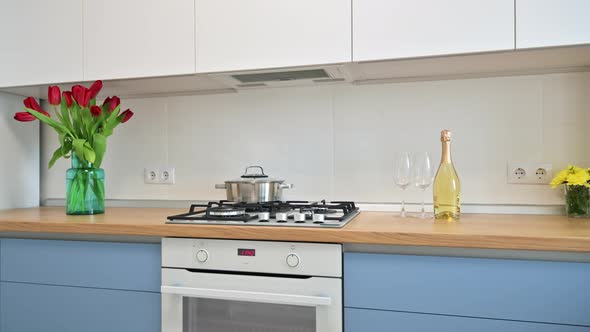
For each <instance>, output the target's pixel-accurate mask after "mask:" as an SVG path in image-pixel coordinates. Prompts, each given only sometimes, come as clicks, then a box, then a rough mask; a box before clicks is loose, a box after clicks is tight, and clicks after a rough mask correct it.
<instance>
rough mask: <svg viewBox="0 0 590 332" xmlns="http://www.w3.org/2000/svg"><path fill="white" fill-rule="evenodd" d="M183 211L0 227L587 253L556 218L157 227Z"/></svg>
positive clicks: (49, 217)
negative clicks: (315, 225) (320, 226)
mask: <svg viewBox="0 0 590 332" xmlns="http://www.w3.org/2000/svg"><path fill="white" fill-rule="evenodd" d="M183 212H184V210H179V209H156V208H108V209H107V212H106V213H105V214H104V215H96V216H66V215H65V212H64V208H63V207H59V208H56V207H41V208H31V209H16V210H4V211H0V232H25V233H26V232H35V233H63V234H83V235H126V236H157V237H167V236H170V237H203V238H218V239H244V240H277V241H304V242H326V243H355V244H385V245H406V246H434V247H456V248H488V249H519V250H551V251H569V252H590V219H585V220H570V219H567V218H565V217H562V216H545V215H543V216H541V215H505V214H465V215H463V216H462V219H461V221H460V222H459V223H455V224H434V223H433V222H432V220H421V219H416V218H399V217H397V216H396V214H394V213H388V212H361V214H360V215H359V216H357V217H356V218H355V219H354V220H353V221H351V222H350V223H349V224H348V225H346V226H345V227H344V228H341V229H317V228H287V227H268V226H260V227H256V226H231V227H228V226H220V225H166V224H165V219H166V216H169V215H173V214H178V213H183ZM0 236H1V235H0Z"/></svg>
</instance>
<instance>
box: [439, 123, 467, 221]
mask: <svg viewBox="0 0 590 332" xmlns="http://www.w3.org/2000/svg"><path fill="white" fill-rule="evenodd" d="M451 137H452V134H451V132H450V131H448V130H443V131H441V133H440V141H441V142H442V157H441V159H440V166H438V171H437V172H436V176H435V177H434V187H433V193H434V218H435V219H436V220H440V221H457V220H459V216H460V214H461V184H460V183H459V177H458V176H457V171H456V170H455V166H454V165H453V160H452V159H451Z"/></svg>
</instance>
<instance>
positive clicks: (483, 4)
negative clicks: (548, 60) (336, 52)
mask: <svg viewBox="0 0 590 332" xmlns="http://www.w3.org/2000/svg"><path fill="white" fill-rule="evenodd" d="M353 45H354V51H353V60H354V61H367V60H380V59H396V58H412V57H422V56H434V55H444V54H458V53H472V52H486V51H495V50H507V49H513V48H514V0H446V1H441V0H353Z"/></svg>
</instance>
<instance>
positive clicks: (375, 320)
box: [344, 308, 590, 332]
mask: <svg viewBox="0 0 590 332" xmlns="http://www.w3.org/2000/svg"><path fill="white" fill-rule="evenodd" d="M365 331H371V332H392V331H403V332H432V331H439V332H472V331H478V332H497V331H502V332H589V331H590V327H583V326H571V325H570V326H568V325H558V324H542V323H529V322H517V321H507V320H498V319H480V318H470V317H457V316H441V315H429V314H416V313H407V312H395V311H381V310H365V309H352V308H346V309H345V310H344V332H365Z"/></svg>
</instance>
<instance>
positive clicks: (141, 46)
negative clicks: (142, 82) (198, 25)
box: [15, 0, 195, 80]
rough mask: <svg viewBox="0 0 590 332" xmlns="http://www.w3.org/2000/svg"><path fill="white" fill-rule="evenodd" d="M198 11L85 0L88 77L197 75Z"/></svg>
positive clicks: (187, 0)
mask: <svg viewBox="0 0 590 332" xmlns="http://www.w3.org/2000/svg"><path fill="white" fill-rule="evenodd" d="M15 1H16V0H15ZM194 12H195V5H194V0H165V1H164V0H122V1H121V0H85V8H84V58H85V61H84V79H85V80H95V79H115V78H134V77H150V76H164V75H178V74H188V73H194V71H195V17H194Z"/></svg>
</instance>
